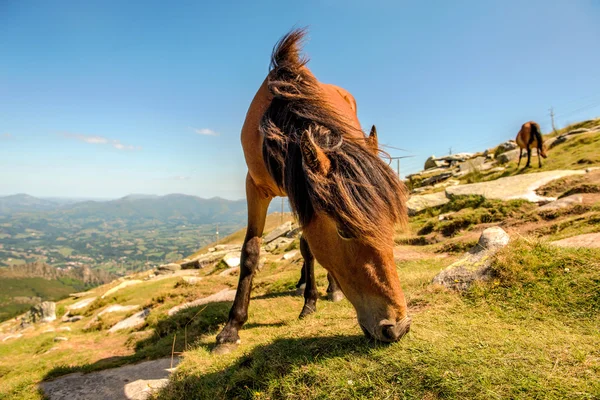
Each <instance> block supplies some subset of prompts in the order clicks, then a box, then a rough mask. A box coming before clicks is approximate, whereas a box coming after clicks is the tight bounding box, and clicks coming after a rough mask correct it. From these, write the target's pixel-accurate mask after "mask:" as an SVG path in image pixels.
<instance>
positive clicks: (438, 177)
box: [421, 172, 454, 186]
mask: <svg viewBox="0 0 600 400" xmlns="http://www.w3.org/2000/svg"><path fill="white" fill-rule="evenodd" d="M453 175H454V174H453V173H452V172H443V173H441V174H438V175H433V176H430V177H429V178H426V179H423V180H422V181H421V186H429V185H434V184H436V183H438V182H441V181H444V180H446V179H448V178H452V176H453Z"/></svg>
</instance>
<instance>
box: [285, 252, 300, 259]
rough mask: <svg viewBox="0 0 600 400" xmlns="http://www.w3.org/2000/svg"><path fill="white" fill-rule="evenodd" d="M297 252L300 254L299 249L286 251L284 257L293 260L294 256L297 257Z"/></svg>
mask: <svg viewBox="0 0 600 400" xmlns="http://www.w3.org/2000/svg"><path fill="white" fill-rule="evenodd" d="M296 254H298V251H297V250H292V251H290V252H289V253H285V254H284V255H283V259H284V260H291V259H292V258H294V257H296Z"/></svg>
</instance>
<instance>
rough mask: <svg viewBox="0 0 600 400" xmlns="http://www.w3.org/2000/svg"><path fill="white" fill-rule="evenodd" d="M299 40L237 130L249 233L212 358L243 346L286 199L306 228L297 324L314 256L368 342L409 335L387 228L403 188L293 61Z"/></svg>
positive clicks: (395, 219) (334, 100)
mask: <svg viewBox="0 0 600 400" xmlns="http://www.w3.org/2000/svg"><path fill="white" fill-rule="evenodd" d="M304 34H305V31H304V30H294V31H292V32H290V33H288V34H287V35H285V36H284V37H283V38H282V39H281V40H280V41H279V43H278V44H277V45H276V46H275V49H274V50H273V55H272V58H271V68H270V72H269V74H268V75H267V78H266V79H265V81H264V82H263V83H262V85H261V86H260V88H259V89H258V92H257V93H256V95H255V96H254V99H253V100H252V103H251V104H250V108H249V110H248V113H247V114H246V120H245V122H244V126H243V127H242V135H241V141H242V147H243V150H244V156H245V158H246V164H247V166H248V174H247V176H246V198H247V201H248V228H247V231H246V237H245V239H244V245H243V247H242V254H241V265H240V278H239V283H238V287H237V293H236V296H235V300H234V302H233V306H232V308H231V311H230V313H229V320H228V322H227V325H226V326H225V327H224V328H223V330H222V331H221V333H219V335H218V336H217V344H218V346H217V347H216V348H215V350H214V351H216V352H225V351H228V350H229V349H230V348H231V345H232V344H236V343H239V342H240V337H239V334H238V331H239V329H240V328H241V327H242V325H243V324H244V323H245V322H246V320H247V319H248V304H249V302H250V292H251V289H252V278H253V277H254V273H255V272H256V269H257V265H258V260H259V253H260V243H261V236H262V234H263V230H264V226H265V218H266V213H267V208H268V206H269V203H270V201H271V199H272V198H273V197H275V196H286V195H287V196H288V197H289V200H290V205H291V207H292V210H293V212H294V214H295V215H296V218H297V219H298V221H299V223H300V225H301V227H302V230H303V234H302V238H301V243H300V246H301V252H302V255H303V257H304V259H305V265H306V268H305V273H306V288H305V292H304V298H305V302H304V308H303V310H302V313H301V315H302V316H303V315H307V314H310V313H311V312H314V310H315V309H316V307H315V306H316V301H317V290H316V286H315V276H314V259H315V258H316V259H317V260H318V261H319V263H320V264H321V265H322V266H323V267H324V268H325V269H327V271H328V272H329V273H330V274H331V275H332V277H333V278H334V279H335V281H337V283H338V284H339V286H340V288H341V290H342V292H343V293H344V295H345V296H346V297H347V298H348V300H349V301H350V302H351V303H352V305H353V306H354V308H355V309H356V312H357V315H358V322H359V324H360V326H361V328H362V330H363V331H364V333H365V334H366V335H367V336H371V337H374V338H375V339H377V340H381V341H385V342H392V341H396V340H398V339H400V338H401V337H402V336H403V335H404V334H406V332H408V330H409V328H410V321H411V320H410V318H409V317H408V315H407V307H406V300H405V298H404V293H403V292H402V288H401V287H400V280H399V279H398V273H397V271H396V265H395V262H394V256H393V245H394V242H393V234H394V227H395V225H396V224H398V223H401V224H402V223H406V220H407V213H406V191H405V188H404V186H403V185H402V183H401V182H400V180H399V179H398V178H397V176H396V174H395V173H394V172H393V171H392V170H391V168H390V167H389V166H388V165H387V164H386V163H385V162H384V161H383V160H382V159H381V158H379V157H378V145H377V137H376V135H375V134H374V133H373V134H372V135H370V136H368V137H366V136H365V134H364V133H363V131H362V130H361V127H360V123H359V122H358V118H357V116H356V102H355V101H354V98H353V97H352V95H351V94H350V93H348V92H347V91H346V90H344V89H342V88H340V87H337V86H333V85H328V84H323V83H321V82H319V81H318V80H317V79H316V78H315V76H314V75H313V74H312V72H311V71H310V70H309V69H308V68H307V67H306V63H307V60H306V59H303V58H302V57H301V56H300V42H301V40H302V38H303V37H304Z"/></svg>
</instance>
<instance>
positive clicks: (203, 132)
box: [190, 128, 219, 136]
mask: <svg viewBox="0 0 600 400" xmlns="http://www.w3.org/2000/svg"><path fill="white" fill-rule="evenodd" d="M190 129H192V130H193V131H194V132H196V133H197V134H198V135H205V136H219V132H216V131H213V130H212V129H208V128H202V129H196V128H190Z"/></svg>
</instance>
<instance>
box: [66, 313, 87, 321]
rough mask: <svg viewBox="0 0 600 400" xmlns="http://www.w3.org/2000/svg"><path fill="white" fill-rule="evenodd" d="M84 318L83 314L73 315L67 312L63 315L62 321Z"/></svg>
mask: <svg viewBox="0 0 600 400" xmlns="http://www.w3.org/2000/svg"><path fill="white" fill-rule="evenodd" d="M82 319H83V316H82V315H73V316H69V314H66V315H65V316H63V317H62V319H61V321H62V322H77V321H80V320H82Z"/></svg>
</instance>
